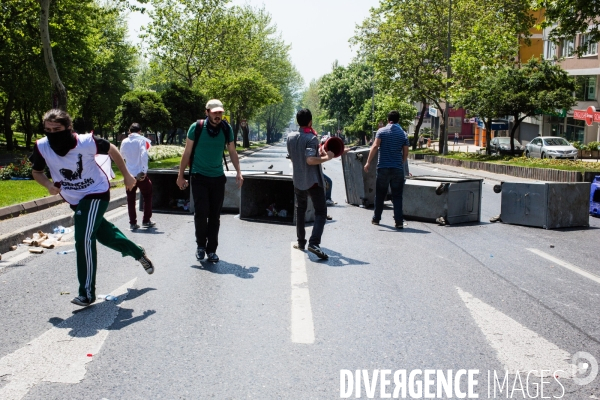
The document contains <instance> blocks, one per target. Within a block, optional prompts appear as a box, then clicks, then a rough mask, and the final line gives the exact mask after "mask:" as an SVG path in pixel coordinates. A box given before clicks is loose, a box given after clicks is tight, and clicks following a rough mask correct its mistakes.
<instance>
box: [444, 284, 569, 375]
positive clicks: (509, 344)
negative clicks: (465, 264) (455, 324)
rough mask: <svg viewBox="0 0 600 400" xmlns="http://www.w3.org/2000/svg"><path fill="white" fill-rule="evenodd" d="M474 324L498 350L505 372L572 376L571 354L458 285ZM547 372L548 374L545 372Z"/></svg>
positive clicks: (458, 290)
mask: <svg viewBox="0 0 600 400" xmlns="http://www.w3.org/2000/svg"><path fill="white" fill-rule="evenodd" d="M456 290H457V292H458V295H459V296H460V298H461V299H462V301H463V302H464V303H465V306H466V307H467V309H468V310H469V312H470V313H471V316H472V317H473V319H474V320H475V323H476V324H477V326H478V327H479V329H480V330H481V332H482V333H483V335H484V336H485V338H486V339H487V341H488V342H489V343H490V345H491V346H492V348H493V349H494V350H495V351H496V356H497V358H498V360H499V361H500V362H501V363H502V365H503V368H504V370H505V371H509V373H510V374H516V373H517V371H520V372H523V371H535V372H532V373H533V374H534V375H536V376H540V375H541V374H542V372H541V371H542V370H544V371H545V372H544V376H550V375H551V374H552V373H553V372H554V373H556V375H558V376H560V377H561V378H572V377H573V376H572V371H573V368H572V364H570V363H569V362H568V360H571V355H570V354H569V353H568V352H566V351H565V350H562V349H561V348H559V347H558V346H557V345H555V344H554V343H552V342H549V341H548V340H546V339H544V338H543V337H541V336H540V335H538V334H537V333H536V332H534V331H532V330H530V329H528V328H526V327H525V326H523V325H521V324H520V323H518V322H517V321H515V320H514V319H512V318H511V317H509V316H508V315H506V314H503V313H502V312H500V311H498V310H496V309H495V308H494V307H492V306H490V305H489V304H486V303H484V302H483V301H481V300H479V299H478V298H476V297H474V296H473V295H472V294H470V293H468V292H465V291H463V290H462V289H461V288H459V287H457V288H456ZM546 373H547V374H546Z"/></svg>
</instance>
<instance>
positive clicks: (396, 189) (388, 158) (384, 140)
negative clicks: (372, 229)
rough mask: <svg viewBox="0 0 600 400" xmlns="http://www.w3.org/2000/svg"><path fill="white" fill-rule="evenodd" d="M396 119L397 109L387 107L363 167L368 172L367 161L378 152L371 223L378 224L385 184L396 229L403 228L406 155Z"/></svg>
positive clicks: (368, 165)
mask: <svg viewBox="0 0 600 400" xmlns="http://www.w3.org/2000/svg"><path fill="white" fill-rule="evenodd" d="M399 120H400V114H399V113H398V111H395V110H394V111H390V113H389V114H388V125H386V126H384V127H383V128H381V129H379V130H378V131H377V135H376V137H375V140H374V141H373V146H371V151H370V152H369V157H368V158H367V162H366V163H365V167H364V169H365V172H369V168H370V164H371V162H372V160H373V158H374V157H375V154H378V159H377V178H376V182H375V212H374V215H373V218H372V219H371V223H372V224H373V225H379V221H380V220H381V214H382V213H383V202H384V200H385V198H386V196H387V192H388V188H391V189H392V202H393V204H394V221H395V227H396V229H402V228H404V216H403V214H402V192H403V191H404V181H405V171H404V165H405V163H406V161H407V159H408V139H407V136H406V133H405V132H404V130H403V129H402V127H400V125H399V124H398V121H399Z"/></svg>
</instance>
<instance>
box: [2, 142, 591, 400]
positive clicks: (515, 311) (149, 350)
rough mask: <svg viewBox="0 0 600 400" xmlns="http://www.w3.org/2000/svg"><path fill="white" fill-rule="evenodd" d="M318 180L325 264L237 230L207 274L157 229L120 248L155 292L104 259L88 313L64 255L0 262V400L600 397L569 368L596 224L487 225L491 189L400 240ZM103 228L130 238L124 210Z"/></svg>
mask: <svg viewBox="0 0 600 400" xmlns="http://www.w3.org/2000/svg"><path fill="white" fill-rule="evenodd" d="M285 153H286V152H285V147H284V146H283V145H281V146H278V147H274V148H269V149H267V150H264V151H262V152H260V153H257V154H255V155H253V156H252V157H248V158H246V159H244V160H242V164H243V169H267V168H268V167H269V166H270V165H273V168H272V169H273V170H283V171H284V172H286V173H289V172H291V167H290V164H289V161H287V160H286V159H285ZM325 167H326V173H327V174H328V175H329V176H330V177H331V178H332V179H333V181H334V187H333V199H334V200H335V201H337V202H338V204H337V205H336V206H335V207H331V208H330V209H329V214H331V216H332V217H333V220H332V221H330V222H329V223H328V224H327V225H326V227H325V233H324V236H323V245H322V246H323V248H324V249H326V251H327V252H328V253H329V254H330V255H331V258H330V259H329V260H328V261H327V262H323V261H319V260H317V259H316V257H314V256H313V255H312V254H307V253H302V252H299V251H297V250H293V249H292V248H291V245H292V243H293V241H294V239H295V230H294V227H292V226H287V225H276V224H266V223H256V222H248V221H243V220H240V219H239V218H236V216H235V215H233V214H224V215H223V216H222V218H221V235H220V245H219V250H218V254H219V256H220V257H221V262H220V263H219V264H217V265H215V266H212V265H207V264H206V263H199V262H197V261H196V259H195V256H194V250H195V243H194V233H193V232H194V230H193V220H192V216H187V215H175V216H174V215H167V214H155V219H156V221H157V226H156V229H152V230H148V231H144V230H139V231H137V232H135V233H128V235H129V236H130V237H131V238H133V239H134V240H135V241H137V242H139V243H141V244H143V245H144V247H145V248H146V249H147V250H148V253H149V254H150V256H151V258H152V260H153V261H154V262H155V264H156V272H155V274H154V275H152V276H148V275H146V274H145V273H144V270H143V268H142V267H141V265H139V264H138V263H137V262H136V261H134V260H132V259H130V258H121V257H120V255H118V254H116V253H114V252H113V251H111V250H109V249H107V248H104V247H102V246H99V247H98V249H99V250H98V254H99V260H100V262H99V264H100V265H99V271H98V277H97V282H98V283H97V288H98V293H111V294H114V295H118V296H119V300H118V301H117V302H102V301H99V302H98V303H96V304H95V305H93V306H92V307H90V308H88V309H84V310H81V309H79V308H77V307H76V306H73V305H72V304H71V303H70V302H69V300H70V299H71V298H72V297H73V295H74V294H75V293H76V289H77V285H76V276H75V257H74V254H72V253H71V254H66V255H58V254H56V252H54V251H50V252H47V253H46V254H43V255H41V256H35V257H26V258H23V259H21V260H19V258H20V254H21V253H17V254H16V255H15V256H13V257H14V258H13V259H12V262H11V260H8V262H7V261H6V260H3V261H2V262H0V268H2V269H1V270H0V326H2V328H3V329H2V331H1V334H0V399H21V398H23V399H109V400H114V399H176V398H177V399H204V398H217V399H242V398H258V399H334V398H340V396H341V395H349V396H350V398H357V397H360V398H386V396H385V394H386V393H387V394H389V395H390V396H393V395H394V394H397V395H398V396H399V397H402V395H403V394H405V395H406V397H407V398H411V397H412V398H422V397H425V394H426V392H427V393H429V392H432V393H433V394H434V395H435V396H433V397H430V398H435V397H437V398H450V397H451V396H454V397H459V398H460V394H461V393H463V392H464V393H465V396H466V398H469V396H468V382H469V379H468V378H469V375H470V376H471V385H472V387H473V388H472V391H473V393H474V394H479V398H507V392H508V391H510V393H508V394H509V395H510V397H509V398H542V393H541V392H540V388H541V386H543V387H544V392H543V397H544V398H548V397H550V398H552V396H554V397H556V398H559V397H560V398H564V399H588V398H599V397H600V388H599V385H598V379H595V380H594V381H593V382H592V383H590V384H587V385H579V384H577V383H576V381H577V382H579V383H583V382H581V381H578V379H579V378H581V377H582V376H586V373H583V374H579V375H577V376H573V374H572V368H571V365H572V364H573V363H575V364H577V365H579V367H580V370H584V369H585V363H584V362H582V361H584V360H583V359H578V360H579V362H578V361H577V360H575V361H573V356H574V355H575V354H576V353H577V352H586V353H590V354H591V355H593V356H594V357H595V358H596V359H598V358H599V357H600V342H599V341H600V324H599V323H598V313H597V310H598V309H599V306H600V291H599V290H598V289H599V287H600V286H599V285H600V278H598V276H600V264H599V263H598V261H597V259H598V256H597V250H596V248H597V243H598V242H599V239H600V229H599V228H600V223H599V222H598V220H596V219H591V221H590V222H591V227H590V228H589V229H567V230H550V231H546V230H542V229H538V228H526V227H519V226H513V225H506V224H500V223H496V224H491V223H489V222H487V221H488V220H489V218H490V217H491V216H494V215H496V214H499V210H500V196H499V195H497V194H495V193H493V191H492V186H493V184H495V183H497V182H495V181H493V180H486V181H485V184H484V192H483V209H482V218H481V221H482V222H481V223H478V224H468V225H456V226H445V227H444V226H438V225H436V224H432V223H423V222H414V221H409V225H408V227H407V229H405V230H404V231H396V230H394V229H393V220H392V211H391V209H386V210H385V211H384V215H383V219H382V224H381V225H380V226H373V225H371V223H370V218H371V213H372V210H365V209H362V208H358V207H354V206H350V205H347V204H345V202H344V199H345V189H344V184H343V177H342V167H341V162H340V161H339V160H334V161H331V162H329V163H327V164H325ZM411 171H412V173H413V174H415V175H417V174H419V175H424V174H427V175H431V174H438V175H444V174H446V175H447V174H454V173H451V172H448V171H443V170H440V169H438V168H437V167H436V166H435V165H429V164H426V163H420V162H415V163H414V164H411ZM109 218H110V219H111V220H112V221H113V222H114V223H115V224H116V225H117V226H119V227H120V228H121V229H123V230H126V228H127V227H128V219H127V215H126V211H125V210H124V208H121V209H117V210H115V211H113V212H111V213H110V215H109ZM66 239H67V240H68V239H69V238H68V237H67V238H66ZM71 241H72V239H71ZM70 248H72V242H71V243H70V244H67V245H66V246H65V247H64V249H70ZM65 292H67V293H68V294H61V293H65ZM593 367H594V365H593V363H590V362H588V366H587V370H588V371H589V370H591V369H593ZM357 370H358V371H359V372H358V373H357V372H356V371H357ZM425 370H434V371H433V372H432V373H430V372H427V373H426V372H425ZM448 370H450V372H448ZM461 370H465V371H464V374H463V372H461ZM505 370H508V371H510V372H509V374H508V375H505ZM541 370H548V371H544V372H540V371H541ZM517 371H518V372H517ZM531 371H537V372H534V373H532V372H531ZM555 371H557V372H555ZM449 374H450V375H451V376H450V377H449ZM488 374H489V375H488ZM587 375H589V374H587ZM382 376H383V380H384V384H383V385H381V378H382ZM494 376H496V378H497V380H494ZM411 377H412V378H411ZM505 377H506V379H507V380H506V381H503V379H504V378H505ZM341 378H343V379H341ZM574 378H575V379H574ZM374 379H377V381H376V382H375V384H374V385H373V380H374ZM350 380H351V381H352V382H351V383H349V381H350ZM386 380H388V381H390V383H389V384H387V383H386ZM429 380H431V381H432V382H433V384H432V385H431V386H430V385H429V383H428V382H429ZM446 380H448V381H450V385H445V381H446ZM474 380H476V381H477V382H476V383H475V382H473V381H474ZM357 381H359V382H358V383H359V385H358V389H359V390H360V393H359V394H358V395H357V390H356V387H357V385H356V384H357ZM453 382H458V384H456V385H454V384H452V383H453ZM542 382H544V384H543V385H542ZM341 384H342V387H340V386H341ZM419 384H421V385H422V386H419ZM438 384H439V387H438ZM500 384H504V387H503V389H502V390H503V392H502V393H500ZM419 387H421V390H420V391H419ZM382 390H383V392H382ZM396 390H397V393H394V391H396ZM425 390H426V392H425ZM456 390H458V395H457V392H456ZM494 390H495V391H496V395H495V396H494ZM536 390H537V392H536ZM371 391H373V392H372V393H371ZM438 391H439V392H438ZM488 391H489V392H488ZM450 392H451V393H452V395H450V394H449V393H450ZM563 392H564V393H563ZM419 393H420V394H419ZM536 393H537V394H536ZM382 394H383V395H382ZM371 395H372V396H371ZM470 398H474V397H473V396H471V397H470Z"/></svg>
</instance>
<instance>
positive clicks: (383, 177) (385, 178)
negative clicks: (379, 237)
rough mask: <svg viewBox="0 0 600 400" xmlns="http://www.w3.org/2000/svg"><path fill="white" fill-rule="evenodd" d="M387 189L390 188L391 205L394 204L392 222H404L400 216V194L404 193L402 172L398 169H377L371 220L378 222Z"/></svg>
mask: <svg viewBox="0 0 600 400" xmlns="http://www.w3.org/2000/svg"><path fill="white" fill-rule="evenodd" d="M388 187H391V188H392V203H394V221H396V224H401V223H403V222H404V216H403V215H402V192H403V191H404V171H403V170H402V169H400V168H377V180H376V182H375V215H373V220H375V221H377V222H379V221H380V220H381V214H382V213H383V202H384V200H385V198H386V196H387V192H388Z"/></svg>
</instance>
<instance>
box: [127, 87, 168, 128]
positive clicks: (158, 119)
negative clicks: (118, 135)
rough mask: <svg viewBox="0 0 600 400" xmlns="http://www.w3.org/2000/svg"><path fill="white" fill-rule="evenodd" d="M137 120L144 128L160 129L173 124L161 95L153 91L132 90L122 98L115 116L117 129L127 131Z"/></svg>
mask: <svg viewBox="0 0 600 400" xmlns="http://www.w3.org/2000/svg"><path fill="white" fill-rule="evenodd" d="M133 122H137V123H139V124H141V125H142V129H143V130H146V129H147V130H150V131H154V132H156V131H160V130H163V131H164V130H165V128H167V127H169V126H171V119H170V115H169V111H168V110H167V109H166V108H165V105H164V104H163V102H162V99H161V97H160V95H159V94H158V93H156V92H151V91H132V92H129V93H127V94H125V95H124V96H123V97H122V98H121V105H120V106H119V107H118V108H117V115H116V117H115V125H116V129H117V130H118V131H119V132H126V131H127V130H128V129H129V126H130V125H131V124H132V123H133Z"/></svg>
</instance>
